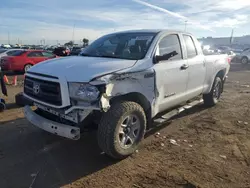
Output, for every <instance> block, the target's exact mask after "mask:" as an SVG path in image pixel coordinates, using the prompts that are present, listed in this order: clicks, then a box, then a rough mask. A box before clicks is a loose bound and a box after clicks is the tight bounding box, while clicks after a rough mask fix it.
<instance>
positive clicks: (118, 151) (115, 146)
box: [98, 101, 146, 159]
mask: <svg viewBox="0 0 250 188" xmlns="http://www.w3.org/2000/svg"><path fill="white" fill-rule="evenodd" d="M145 130H146V116H145V113H144V110H143V108H142V107H141V106H140V105H139V104H137V103H135V102H129V101H124V102H122V101H121V102H117V103H115V104H113V105H112V106H111V108H110V110H109V111H108V112H106V113H104V115H103V117H102V119H101V122H100V124H99V127H98V144H99V146H100V148H101V149H102V150H103V151H104V152H105V153H106V154H107V155H109V156H111V157H113V158H115V159H123V158H125V157H127V156H129V155H131V154H132V153H134V152H135V150H136V149H137V147H138V144H139V143H140V141H141V140H142V139H143V137H144V133H145Z"/></svg>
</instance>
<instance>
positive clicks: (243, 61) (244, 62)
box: [241, 57, 249, 65]
mask: <svg viewBox="0 0 250 188" xmlns="http://www.w3.org/2000/svg"><path fill="white" fill-rule="evenodd" d="M248 61H249V60H248V58H247V57H242V58H241V64H242V65H246V64H248Z"/></svg>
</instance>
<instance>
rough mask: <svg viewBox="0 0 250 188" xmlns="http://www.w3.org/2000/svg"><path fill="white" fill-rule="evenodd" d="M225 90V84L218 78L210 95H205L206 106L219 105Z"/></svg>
mask: <svg viewBox="0 0 250 188" xmlns="http://www.w3.org/2000/svg"><path fill="white" fill-rule="evenodd" d="M222 90H223V83H222V80H221V78H220V77H218V76H217V77H216V78H215V80H214V83H213V87H212V89H211V91H210V92H209V93H208V94H204V95H203V100H204V104H205V105H206V106H214V105H216V104H217V103H218V101H219V99H220V96H221V93H222Z"/></svg>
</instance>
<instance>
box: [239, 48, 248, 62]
mask: <svg viewBox="0 0 250 188" xmlns="http://www.w3.org/2000/svg"><path fill="white" fill-rule="evenodd" d="M237 58H238V60H239V61H240V62H241V64H243V65H246V64H248V63H249V60H250V49H249V48H247V49H245V50H243V52H242V53H241V54H239V55H238V56H237Z"/></svg>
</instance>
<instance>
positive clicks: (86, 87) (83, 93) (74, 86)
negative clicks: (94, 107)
mask: <svg viewBox="0 0 250 188" xmlns="http://www.w3.org/2000/svg"><path fill="white" fill-rule="evenodd" d="M99 94H100V92H99V90H98V89H97V88H96V87H95V86H92V85H90V84H82V83H69V95H70V97H71V98H73V99H77V100H83V101H89V102H93V101H95V100H96V99H97V98H98V96H99Z"/></svg>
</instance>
